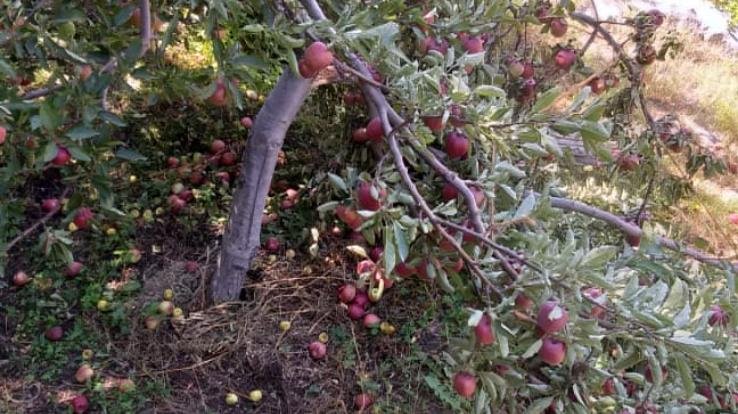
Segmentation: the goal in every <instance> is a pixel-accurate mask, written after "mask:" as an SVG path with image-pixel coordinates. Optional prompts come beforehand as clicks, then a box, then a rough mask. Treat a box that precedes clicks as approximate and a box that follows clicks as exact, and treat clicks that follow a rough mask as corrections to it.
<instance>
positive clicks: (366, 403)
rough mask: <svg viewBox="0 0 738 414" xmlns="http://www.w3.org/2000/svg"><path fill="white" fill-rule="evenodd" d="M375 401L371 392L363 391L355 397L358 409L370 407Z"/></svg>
mask: <svg viewBox="0 0 738 414" xmlns="http://www.w3.org/2000/svg"><path fill="white" fill-rule="evenodd" d="M373 403H374V399H373V398H372V396H371V394H367V393H361V394H359V395H357V396H356V397H354V407H356V409H357V410H359V411H363V410H366V409H367V408H369V407H370V406H371V405H372V404H373Z"/></svg>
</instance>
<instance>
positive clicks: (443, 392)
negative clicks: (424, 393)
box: [423, 374, 462, 413]
mask: <svg viewBox="0 0 738 414" xmlns="http://www.w3.org/2000/svg"><path fill="white" fill-rule="evenodd" d="M423 379H424V380H425V384H426V385H427V386H428V388H430V389H431V391H433V394H435V396H436V397H438V399H439V400H441V401H443V403H444V404H446V405H447V406H449V407H451V409H452V410H453V412H456V413H458V412H461V411H462V409H461V402H460V401H459V397H457V396H456V394H455V393H454V392H453V391H452V390H451V388H450V387H449V386H448V385H445V384H442V383H441V382H440V381H438V378H436V377H435V376H433V375H430V374H429V375H426V376H425V377H423Z"/></svg>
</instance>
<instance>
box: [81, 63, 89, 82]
mask: <svg viewBox="0 0 738 414" xmlns="http://www.w3.org/2000/svg"><path fill="white" fill-rule="evenodd" d="M90 75H92V67H91V66H90V65H82V66H80V68H79V78H80V79H81V80H82V81H83V82H84V81H86V80H87V78H89V77H90Z"/></svg>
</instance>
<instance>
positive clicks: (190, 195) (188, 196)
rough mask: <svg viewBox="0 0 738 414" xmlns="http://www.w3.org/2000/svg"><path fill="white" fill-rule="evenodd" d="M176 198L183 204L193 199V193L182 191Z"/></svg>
mask: <svg viewBox="0 0 738 414" xmlns="http://www.w3.org/2000/svg"><path fill="white" fill-rule="evenodd" d="M177 197H179V198H180V199H181V200H182V201H184V202H189V201H192V199H193V198H194V197H195V193H193V192H192V190H182V191H181V192H180V193H179V194H177Z"/></svg>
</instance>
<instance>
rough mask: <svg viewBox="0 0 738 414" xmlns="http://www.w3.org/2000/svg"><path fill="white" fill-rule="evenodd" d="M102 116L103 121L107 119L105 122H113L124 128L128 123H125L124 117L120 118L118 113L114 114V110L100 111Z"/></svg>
mask: <svg viewBox="0 0 738 414" xmlns="http://www.w3.org/2000/svg"><path fill="white" fill-rule="evenodd" d="M100 118H101V119H102V120H103V121H105V122H107V123H109V124H113V125H115V126H117V127H121V128H122V127H124V126H126V125H127V124H126V123H125V121H123V120H122V119H120V117H119V116H118V115H116V114H114V113H112V112H108V111H100Z"/></svg>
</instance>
